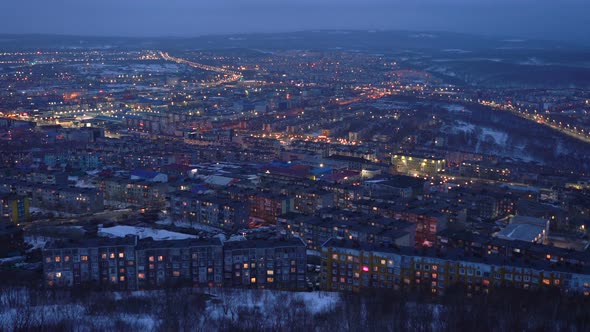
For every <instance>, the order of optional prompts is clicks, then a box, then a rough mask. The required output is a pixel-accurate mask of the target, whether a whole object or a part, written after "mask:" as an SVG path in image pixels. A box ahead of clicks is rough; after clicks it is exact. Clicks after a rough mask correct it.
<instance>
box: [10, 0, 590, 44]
mask: <svg viewBox="0 0 590 332" xmlns="http://www.w3.org/2000/svg"><path fill="white" fill-rule="evenodd" d="M588 13H590V0H552V1H549V0H274V1H271V0H76V1H74V0H0V33H55V34H76V35H108V36H113V35H114V36H198V35H205V34H226V33H248V32H285V31H299V30H310V29H394V30H395V29H399V30H442V31H454V32H469V33H477V34H500V35H512V36H522V37H537V38H547V39H558V40H576V39H584V40H585V41H588V40H590V18H589V16H588Z"/></svg>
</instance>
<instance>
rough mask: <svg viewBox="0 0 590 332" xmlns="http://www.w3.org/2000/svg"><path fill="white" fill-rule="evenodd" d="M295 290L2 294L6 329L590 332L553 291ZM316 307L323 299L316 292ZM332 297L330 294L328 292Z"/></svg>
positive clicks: (577, 306)
mask: <svg viewBox="0 0 590 332" xmlns="http://www.w3.org/2000/svg"><path fill="white" fill-rule="evenodd" d="M299 295H301V293H289V292H271V291H263V290H237V289H208V290H199V289H192V288H177V289H167V290H161V291H146V292H134V293H125V292H122V293H113V292H96V291H85V290H56V289H53V290H35V289H32V288H17V287H5V288H2V289H1V290H0V305H1V309H0V327H1V329H2V330H3V331H111V330H118V331H363V330H366V331H476V330H477V331H588V330H590V315H588V305H589V304H590V303H589V300H588V298H585V297H566V296H562V295H561V294H560V293H559V292H558V291H557V290H555V291H553V290H548V291H543V292H529V291H524V290H519V289H495V290H494V291H493V292H492V293H491V294H489V295H484V294H473V295H470V294H469V293H468V292H467V291H466V290H465V289H464V288H461V287H457V288H452V289H448V290H447V292H446V293H445V295H442V296H433V295H431V294H429V293H420V292H419V291H418V292H411V293H409V292H389V291H384V290H378V291H374V292H369V293H363V294H355V293H342V294H340V295H339V298H338V299H337V301H335V302H334V305H332V306H328V307H327V308H326V309H325V310H314V308H312V307H313V303H311V304H310V302H306V301H304V300H303V299H302V297H301V296H299ZM318 295H319V297H318V301H321V298H322V294H318ZM324 296H326V297H334V295H333V294H328V295H324Z"/></svg>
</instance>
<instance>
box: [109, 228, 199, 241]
mask: <svg viewBox="0 0 590 332" xmlns="http://www.w3.org/2000/svg"><path fill="white" fill-rule="evenodd" d="M98 235H99V236H104V237H125V236H126V235H137V236H139V238H140V239H145V238H148V237H151V238H153V239H154V240H156V241H164V240H184V239H194V238H197V236H196V235H192V234H185V233H178V232H171V231H167V230H164V229H154V228H149V227H139V226H125V225H119V226H113V227H107V228H103V227H100V226H99V229H98Z"/></svg>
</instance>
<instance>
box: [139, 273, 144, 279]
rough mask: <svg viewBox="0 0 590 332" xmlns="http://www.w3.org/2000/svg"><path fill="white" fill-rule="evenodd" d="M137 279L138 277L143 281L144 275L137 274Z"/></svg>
mask: <svg viewBox="0 0 590 332" xmlns="http://www.w3.org/2000/svg"><path fill="white" fill-rule="evenodd" d="M137 277H138V278H139V279H145V273H138V274H137Z"/></svg>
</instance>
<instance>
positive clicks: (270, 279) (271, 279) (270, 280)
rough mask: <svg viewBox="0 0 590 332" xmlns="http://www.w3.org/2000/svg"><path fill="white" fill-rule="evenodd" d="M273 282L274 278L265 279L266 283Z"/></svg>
mask: <svg viewBox="0 0 590 332" xmlns="http://www.w3.org/2000/svg"><path fill="white" fill-rule="evenodd" d="M274 281H275V279H274V278H271V277H268V278H266V282H274Z"/></svg>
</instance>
